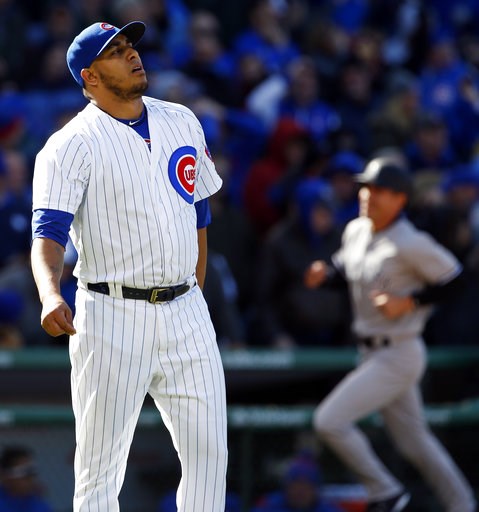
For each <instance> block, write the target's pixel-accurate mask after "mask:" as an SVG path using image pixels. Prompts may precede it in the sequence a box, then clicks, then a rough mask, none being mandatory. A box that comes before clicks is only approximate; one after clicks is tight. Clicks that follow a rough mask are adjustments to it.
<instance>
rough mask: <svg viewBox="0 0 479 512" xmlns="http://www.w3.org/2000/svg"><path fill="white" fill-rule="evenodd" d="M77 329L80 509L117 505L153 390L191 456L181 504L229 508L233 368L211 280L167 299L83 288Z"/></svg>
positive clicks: (185, 456) (179, 444) (185, 455)
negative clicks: (228, 395)
mask: <svg viewBox="0 0 479 512" xmlns="http://www.w3.org/2000/svg"><path fill="white" fill-rule="evenodd" d="M75 327H76V329H77V332H78V333H79V334H77V335H75V336H73V337H72V339H71V343H70V358H71V362H72V374H71V376H72V393H73V405H74V413H75V417H76V425H77V427H76V441H77V452H76V456H75V479H76V486H75V497H74V512H117V511H118V510H119V505H118V494H119V492H120V489H121V485H122V483H123V480H124V475H125V470H126V462H127V456H128V451H129V447H130V444H131V441H132V439H133V433H134V429H135V425H136V422H137V419H138V416H139V413H140V410H141V406H142V404H143V401H144V398H145V396H146V394H147V393H149V394H150V395H151V396H152V397H153V399H154V401H155V404H156V405H157V407H158V409H159V410H160V412H161V415H162V418H163V420H164V422H165V425H166V426H167V428H168V429H169V431H170V433H171V435H172V439H173V443H174V445H175V448H176V450H177V451H178V456H179V459H180V462H181V466H182V472H183V475H182V480H181V484H180V487H179V491H178V510H179V511H180V512H186V511H188V512H195V511H197V512H204V511H205V510H208V511H215V512H220V511H221V512H223V511H224V506H225V505H224V503H225V476H226V465H227V441H226V399H225V385H224V375H223V368H222V363H221V358H220V354H219V351H218V347H217V344H216V339H215V333H214V330H213V327H212V324H211V322H210V320H209V314H208V309H207V306H206V303H205V301H204V298H203V295H202V293H201V290H200V289H199V288H198V287H195V288H193V289H192V290H191V291H190V292H188V293H187V294H186V295H184V296H182V297H179V298H178V299H176V300H175V301H172V302H169V303H165V304H163V305H152V304H149V303H147V302H145V301H135V300H123V299H115V298H111V297H108V296H105V295H99V294H95V293H94V292H88V291H86V290H83V289H80V290H79V292H78V297H77V314H76V317H75Z"/></svg>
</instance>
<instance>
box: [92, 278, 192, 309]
mask: <svg viewBox="0 0 479 512" xmlns="http://www.w3.org/2000/svg"><path fill="white" fill-rule="evenodd" d="M87 287H88V289H89V290H91V291H92V292H98V293H103V295H112V294H111V292H110V286H109V285H108V283H88V284H87ZM190 288H191V287H190V285H189V284H186V283H183V284H179V285H177V286H168V287H165V288H146V289H145V288H129V287H128V286H122V287H121V291H122V295H123V298H124V299H136V300H147V301H148V302H151V303H152V304H159V303H161V302H169V301H170V300H174V299H176V298H177V297H179V296H180V295H183V294H184V293H186V292H187V291H188V290H189V289H190Z"/></svg>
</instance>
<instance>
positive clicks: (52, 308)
mask: <svg viewBox="0 0 479 512" xmlns="http://www.w3.org/2000/svg"><path fill="white" fill-rule="evenodd" d="M41 322H42V327H43V328H44V329H45V331H46V332H47V333H48V334H49V335H50V336H54V337H56V336H60V335H62V334H68V335H69V336H72V335H73V334H75V333H76V330H75V328H74V327H73V313H72V310H71V309H70V307H69V306H68V304H67V303H66V302H65V300H64V299H63V297H62V296H61V295H50V296H48V297H46V298H44V299H43V309H42V316H41Z"/></svg>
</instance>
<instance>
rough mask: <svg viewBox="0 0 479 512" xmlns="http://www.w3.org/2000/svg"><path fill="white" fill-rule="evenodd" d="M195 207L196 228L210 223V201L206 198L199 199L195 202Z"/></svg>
mask: <svg viewBox="0 0 479 512" xmlns="http://www.w3.org/2000/svg"><path fill="white" fill-rule="evenodd" d="M195 208H196V228H197V229H201V228H205V227H206V226H208V224H210V223H211V211H210V203H209V202H208V199H207V198H206V199H201V201H198V202H196V203H195Z"/></svg>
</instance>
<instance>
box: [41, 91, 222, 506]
mask: <svg viewBox="0 0 479 512" xmlns="http://www.w3.org/2000/svg"><path fill="white" fill-rule="evenodd" d="M143 100H144V104H145V106H146V108H147V109H148V123H149V131H150V137H151V152H150V150H149V149H148V146H147V145H146V144H145V141H144V140H143V139H142V137H141V136H140V135H138V134H137V133H136V132H135V131H134V130H132V129H131V128H129V127H128V126H126V125H124V124H123V123H121V122H119V121H117V120H116V119H114V118H112V117H111V116H109V115H108V114H106V113H105V112H103V111H101V110H100V109H98V108H97V107H95V106H94V105H92V104H90V105H88V106H87V107H86V108H85V109H84V110H83V111H82V112H81V113H80V114H78V115H77V116H76V118H74V119H73V120H72V121H71V122H70V123H68V124H67V125H66V126H65V127H64V128H62V129H61V130H60V131H58V132H57V133H55V134H54V135H53V136H52V137H51V138H50V139H49V140H48V141H47V143H46V145H45V147H44V148H43V149H42V150H41V151H40V153H39V154H38V155H37V159H36V163H35V173H34V183H33V189H34V197H33V208H34V209H38V208H46V209H56V210H62V211H66V212H69V213H72V214H73V215H74V220H73V224H72V230H71V236H72V240H73V243H74V245H75V247H76V249H77V251H78V263H77V266H76V268H75V275H76V276H77V277H78V278H79V285H80V289H79V291H78V293H77V301H76V317H75V326H76V330H77V333H78V334H76V335H75V336H73V337H72V338H71V341H70V358H71V362H72V374H71V384H72V404H73V411H74V413H75V420H76V421H75V424H76V440H77V450H76V453H75V496H74V512H117V511H118V510H119V505H118V494H119V492H120V489H121V486H122V483H123V481H124V476H125V471H126V464H127V458H128V452H129V449H130V445H131V442H132V439H133V434H134V430H135V426H136V423H137V420H138V416H139V414H140V410H141V406H142V404H143V400H144V398H145V395H146V394H147V393H150V394H151V396H152V397H153V398H154V400H155V403H156V404H157V407H158V409H159V410H160V412H161V414H162V416H163V419H164V421H165V424H166V425H167V426H168V428H169V430H170V432H171V436H172V440H173V443H174V445H175V447H176V449H177V451H178V455H179V458H180V461H181V466H182V470H183V474H182V480H181V484H180V488H179V492H178V503H179V510H180V511H181V512H186V511H188V512H195V511H197V512H200V511H201V512H204V511H208V512H224V502H225V485H226V478H225V476H226V463H227V449H226V406H225V385H224V374H223V369H222V364H221V359H220V356H219V352H218V347H217V345H216V336H215V332H214V329H213V326H212V323H211V319H210V316H209V312H208V309H207V307H206V303H205V301H204V298H203V295H202V293H201V290H200V289H199V288H198V287H195V288H193V289H192V290H190V291H189V292H188V293H187V294H185V295H183V296H181V297H179V298H178V299H176V300H174V301H172V302H169V303H164V304H158V305H152V304H150V303H148V302H146V301H142V300H128V299H126V300H124V299H119V298H112V297H109V296H105V295H102V294H100V293H94V292H89V291H86V290H85V288H86V283H88V282H92V283H95V282H108V283H111V284H113V285H114V286H120V285H126V286H131V287H137V288H149V287H154V286H168V285H174V284H178V283H180V282H184V281H188V280H189V279H192V276H194V273H195V268H196V262H197V257H198V233H197V227H196V210H195V206H194V201H198V200H201V199H205V198H207V197H209V196H210V195H211V194H213V193H215V192H216V191H217V190H218V189H219V188H220V186H221V179H220V177H219V176H218V174H217V173H216V170H215V167H214V164H213V162H212V161H211V159H210V158H209V157H208V156H207V150H206V143H205V139H204V134H203V131H202V129H201V125H200V124H199V122H198V120H197V119H196V118H195V116H194V115H193V113H192V112H191V111H190V110H189V109H187V108H186V107H183V106H181V105H176V104H172V103H166V102H163V101H159V100H155V99H152V98H143ZM177 155H180V157H182V158H185V155H186V158H187V159H188V160H187V163H182V164H181V165H180V164H179V158H180V157H177ZM188 166H189V167H188ZM188 180H189V181H188ZM193 180H194V181H193ZM193 185H194V196H192V195H191V192H193V191H192V190H190V189H192V188H193ZM181 186H183V187H184V188H183V189H182V188H181Z"/></svg>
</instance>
